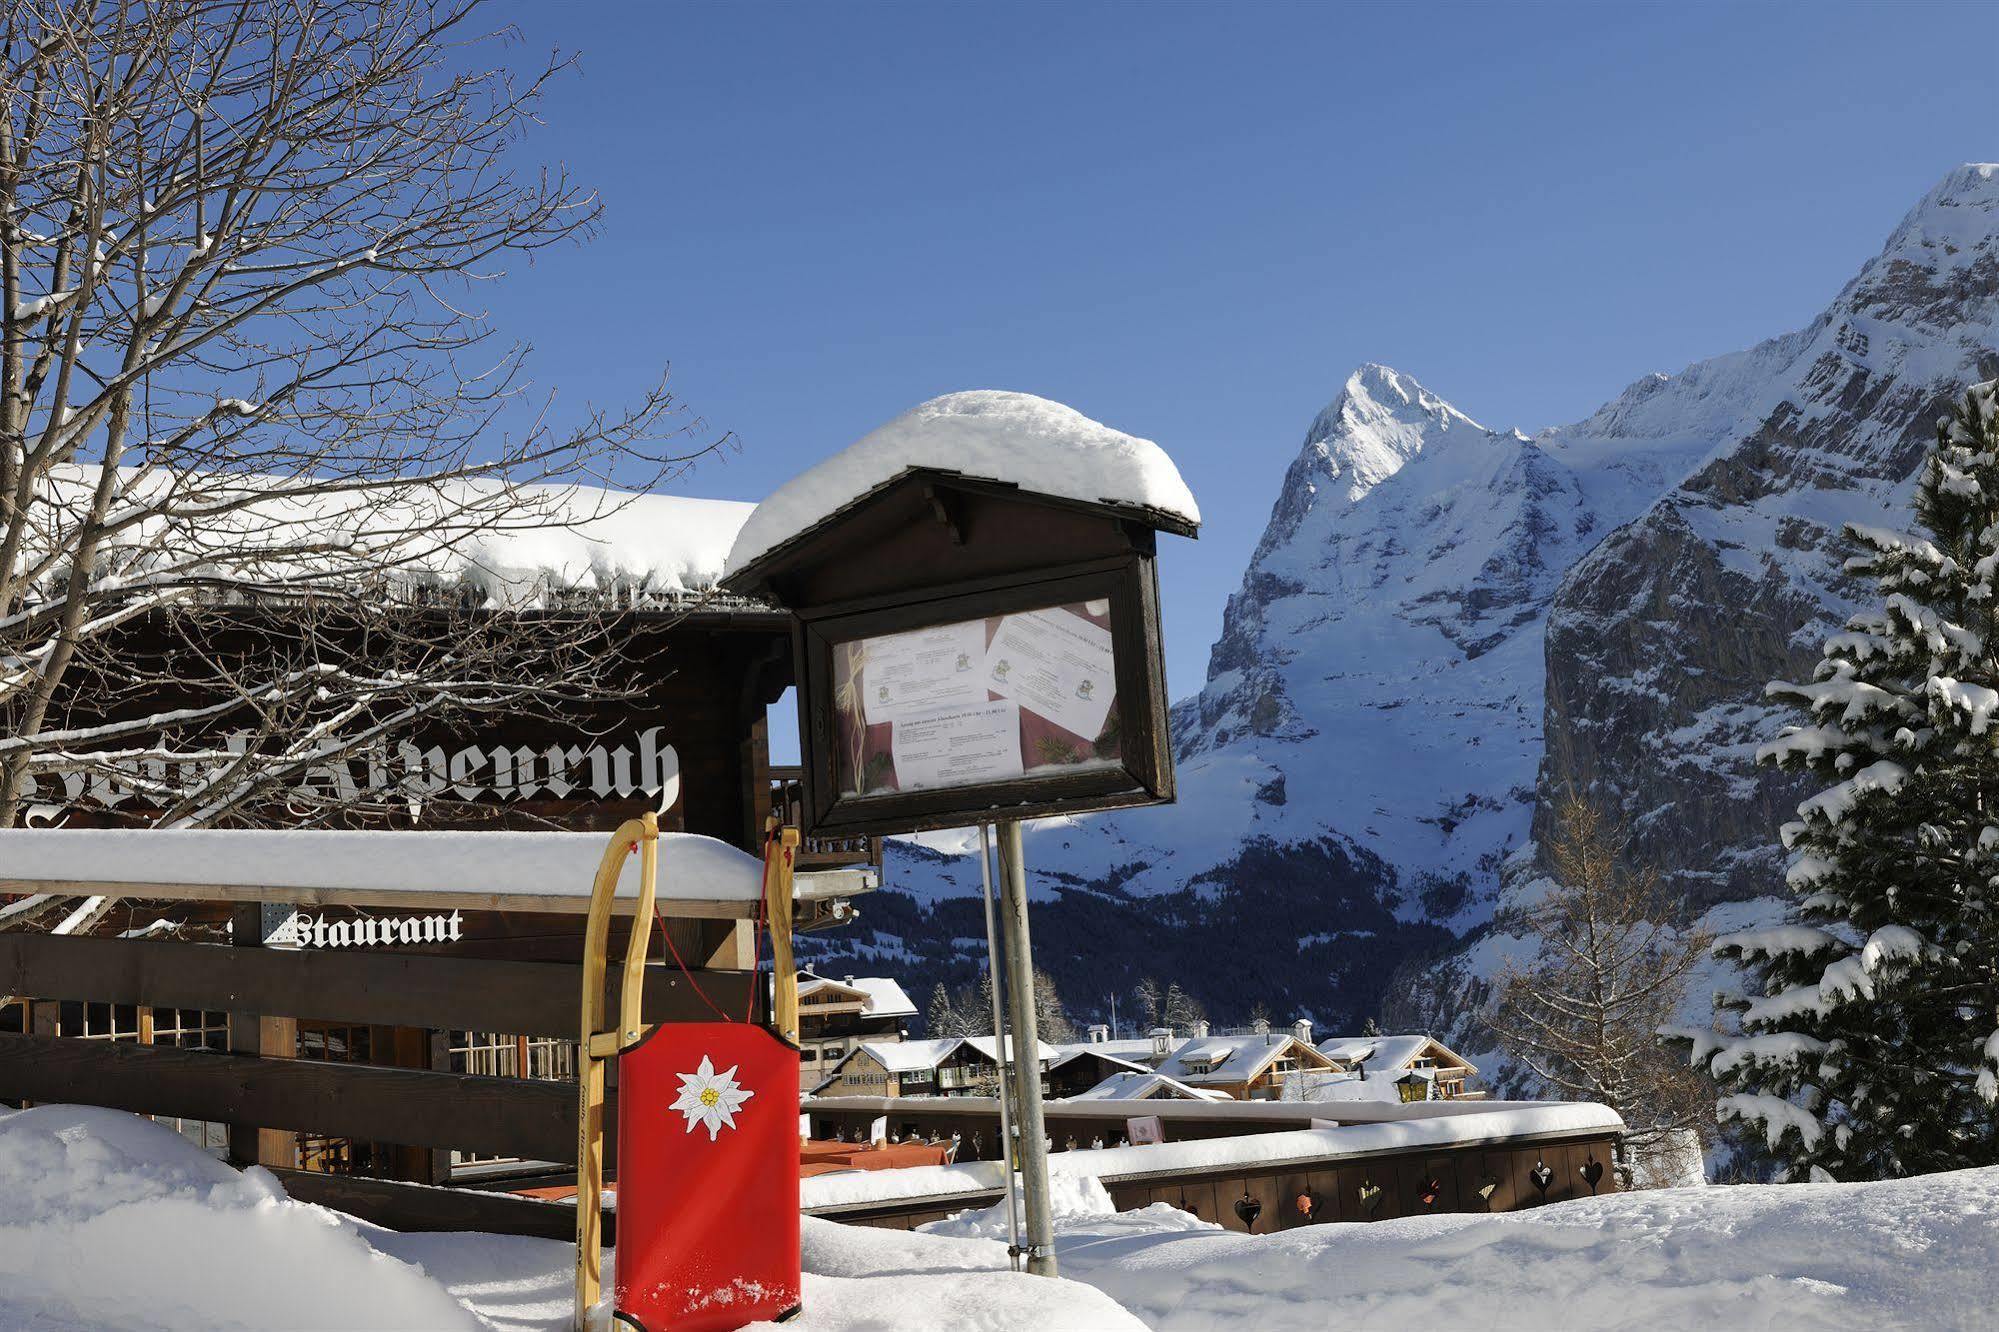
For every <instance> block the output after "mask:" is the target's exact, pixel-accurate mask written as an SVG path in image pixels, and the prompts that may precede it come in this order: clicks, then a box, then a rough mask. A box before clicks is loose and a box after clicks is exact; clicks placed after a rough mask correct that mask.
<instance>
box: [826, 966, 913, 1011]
mask: <svg viewBox="0 0 1999 1332" xmlns="http://www.w3.org/2000/svg"><path fill="white" fill-rule="evenodd" d="M828 987H831V988H833V989H839V990H850V991H853V992H854V993H856V994H858V995H859V996H860V998H861V1011H862V1012H863V1013H865V1014H867V1015H868V1016H869V1017H914V1016H915V1015H916V1005H915V1004H914V1003H913V1002H911V1000H910V998H909V995H908V994H907V993H905V992H904V991H903V988H902V986H900V985H898V984H896V982H895V981H894V980H893V979H891V978H890V977H887V976H849V977H846V978H844V979H835V978H834V977H832V976H821V975H818V974H817V973H815V972H810V971H802V972H800V973H799V975H798V996H799V998H801V999H802V998H804V997H805V996H806V995H809V994H816V993H818V992H819V991H820V990H823V989H826V988H828Z"/></svg>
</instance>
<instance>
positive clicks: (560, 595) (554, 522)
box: [45, 465, 756, 608]
mask: <svg viewBox="0 0 1999 1332" xmlns="http://www.w3.org/2000/svg"><path fill="white" fill-rule="evenodd" d="M97 477H98V472H97V469H95V468H93V467H87V466H81V465H76V466H68V467H64V468H60V469H57V470H56V471H55V472H54V473H53V474H52V475H51V476H50V477H49V478H48V480H47V482H46V485H47V487H48V489H47V494H46V496H45V499H46V500H47V502H48V505H49V506H50V508H51V510H52V511H53V512H69V513H73V514H80V513H81V512H82V510H83V508H84V507H85V506H86V505H87V503H88V500H89V497H90V493H91V491H92V489H93V488H94V487H95V485H96V484H97ZM121 479H123V480H124V482H125V484H126V485H127V486H128V487H130V493H129V494H128V495H127V496H126V497H125V498H124V499H123V501H122V503H123V504H124V506H125V507H127V508H129V509H132V510H135V511H140V512H144V511H147V510H150V509H155V508H157V509H161V510H163V511H164V514H165V516H162V517H157V518H151V519H147V520H145V521H142V522H140V523H139V524H138V525H136V526H135V527H134V528H132V529H130V530H129V531H128V532H127V533H126V534H125V535H123V536H122V537H121V538H120V540H119V541H118V542H116V543H114V544H113V545H112V546H111V547H110V548H109V549H107V550H106V551H105V552H104V553H103V555H102V556H101V557H100V560H99V565H98V569H97V576H98V577H99V578H100V579H115V580H117V581H118V582H119V583H120V584H122V585H125V586H128V587H131V586H140V585H143V584H145V583H147V582H149V581H150V582H163V581H164V582H171V581H173V580H176V579H188V578H191V577H196V576H199V575H203V574H207V575H210V576H212V577H214V578H216V579H217V580H219V581H220V582H221V583H223V584H227V583H230V582H249V581H257V582H260V583H263V584H267V585H273V586H275V585H280V584H283V583H287V582H294V583H313V582H331V583H333V584H335V585H338V584H341V583H343V582H346V581H349V580H350V579H352V578H356V577H361V576H367V577H370V578H373V577H374V576H376V575H377V574H378V573H382V574H386V576H387V580H388V586H387V587H386V588H385V589H383V590H386V591H387V592H389V593H391V594H394V593H396V592H397V591H398V590H400V591H402V592H404V593H414V592H415V591H417V590H419V589H439V590H453V591H470V592H472V593H474V594H475V595H476V596H477V598H478V599H479V600H480V601H481V602H482V603H483V604H486V605H489V606H494V607H500V606H507V607H525V606H535V605H541V604H544V603H546V602H550V601H555V600H561V599H564V598H566V597H568V596H572V595H584V596H588V597H589V598H590V599H592V600H593V601H601V602H608V603H610V604H613V605H617V606H621V607H636V608H644V607H647V606H651V605H682V604H685V602H686V601H688V600H690V599H691V598H693V597H695V596H698V595H703V594H708V593H711V592H713V590H714V588H715V585H716V583H717V582H718V581H719V579H720V577H721V574H722V566H723V563H724V561H725V559H726V558H727V556H728V553H729V547H730V545H731V543H732V542H734V541H735V539H736V534H737V532H738V531H739V530H740V529H741V527H742V526H743V524H744V522H745V521H746V520H747V519H748V518H749V516H750V514H751V512H752V510H754V509H755V508H756V506H755V505H754V504H748V503H744V502H742V501H739V500H715V499H693V498H689V497H686V496H681V495H659V494H640V493H635V492H632V491H623V490H612V489H607V488H604V487H599V486H585V485H523V486H518V487H515V488H513V489H512V490H507V489H505V488H502V487H501V486H499V485H497V484H495V483H493V482H487V481H473V480H460V481H447V482H439V483H435V484H424V483H420V482H412V483H411V484H410V485H408V486H402V487H397V488H394V489H391V490H387V491H382V490H349V491H341V490H338V489H330V490H328V491H327V492H326V493H323V494H300V493H298V492H299V490H300V488H301V487H303V486H307V485H310V484H311V480H310V478H305V477H292V476H286V477H263V476H258V475H255V474H242V475H226V474H222V473H199V472H197V473H187V474H179V473H172V472H166V471H160V470H148V471H143V472H142V471H139V470H136V469H129V468H128V469H124V471H123V472H121ZM264 493H268V494H270V495H272V496H273V497H272V498H269V499H263V498H259V496H260V494H264ZM243 501H249V502H248V503H242V502H243ZM238 504H240V505H241V507H234V506H236V505H238ZM183 510H185V511H187V512H185V513H183V512H182V511H183Z"/></svg>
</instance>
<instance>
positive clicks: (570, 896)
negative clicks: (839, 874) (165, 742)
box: [0, 828, 852, 911]
mask: <svg viewBox="0 0 1999 1332" xmlns="http://www.w3.org/2000/svg"><path fill="white" fill-rule="evenodd" d="M659 842H660V848H659V896H660V898H661V899H662V900H664V901H669V902H705V903H724V904H732V905H733V904H753V903H755V902H757V901H759V900H760V899H761V898H762V895H763V862H762V861H760V860H758V859H757V857H755V856H753V855H750V854H749V853H748V852H746V851H741V850H738V849H737V848H736V847H733V846H730V845H729V844H728V843H727V842H722V841H718V840H716V839H715V838H713V837H702V836H699V835H696V834H693V833H661V834H660V838H659ZM608 844H609V835H608V834H606V833H588V832H485V831H480V832H403V831H367V832H356V831H328V830H323V829H275V830H266V829H255V830H234V829H230V830H221V829H212V828H197V829H174V830H168V829H156V828H143V829H127V828H59V829H45V828H35V829H26V828H10V829H5V830H0V891H8V892H51V891H54V892H64V893H69V894H72V895H74V894H90V895H101V896H108V897H148V896H153V897H180V898H187V899H224V900H242V901H268V902H294V903H300V904H317V903H323V902H340V903H343V904H349V905H357V906H387V907H415V906H445V907H453V906H457V907H464V908H466V909H472V910H481V909H484V910H505V909H511V910H526V911H534V910H549V911H575V910H580V909H582V908H583V906H584V904H586V903H587V902H588V900H589V897H590V890H591V887H592V885H593V883H594V881H595V879H596V875H597V866H598V862H599V861H600V860H601V859H602V858H603V855H604V848H605V847H606V846H607V845H608ZM637 863H638V861H637V858H636V857H630V856H628V857H627V858H626V862H625V870H624V876H623V879H622V881H621V883H620V884H619V894H618V895H619V902H620V907H621V909H623V910H626V911H629V909H630V903H631V902H632V901H633V900H634V898H635V897H636V895H637V892H638V872H637V869H636V868H635V867H636V865H637ZM817 887H818V885H817V884H816V883H815V882H814V881H813V880H812V879H811V878H809V877H808V876H806V875H800V876H799V877H798V881H797V893H798V896H799V897H801V898H806V899H810V898H813V897H815V896H823V895H825V893H824V892H823V891H815V890H816V889H817ZM174 889H178V890H180V891H173V890H174ZM848 891H852V889H851V888H849V889H848Z"/></svg>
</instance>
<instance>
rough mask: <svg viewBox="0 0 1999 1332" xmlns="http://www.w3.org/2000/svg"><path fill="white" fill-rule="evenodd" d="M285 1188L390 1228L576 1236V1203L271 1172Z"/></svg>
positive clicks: (612, 1228)
mask: <svg viewBox="0 0 1999 1332" xmlns="http://www.w3.org/2000/svg"><path fill="white" fill-rule="evenodd" d="M272 1173H273V1174H275V1175H276V1176H277V1177H278V1182H279V1183H281V1184H283V1185H284V1186H285V1192H286V1193H288V1194H290V1195H291V1196H292V1197H294V1198H296V1199H298V1200H299V1201H300V1202H308V1203H317V1204H319V1205H320V1206H322V1207H331V1208H333V1209H334V1210H336V1211H341V1212H345V1213H347V1214H348V1215H349V1216H358V1217H360V1218H361V1219H362V1220H363V1221H372V1222H374V1223H375V1224H376V1225H378V1226H387V1227H389V1228H390V1229H392V1230H403V1231H411V1230H476V1231H482V1232H484V1233H487V1234H492V1235H529V1236H533V1237H535V1238H537V1239H552V1240H563V1241H568V1240H570V1239H572V1238H574V1237H575V1234H576V1204H575V1203H574V1202H545V1201H543V1200H541V1199H539V1198H522V1197H517V1196H516V1195H514V1194H511V1193H492V1192H487V1191H484V1190H480V1189H451V1188H425V1187H423V1186H421V1185H413V1184H405V1183H401V1182H398V1181H396V1180H387V1179H364V1178H362V1177H360V1176H358V1175H326V1174H321V1173H319V1172H318V1171H312V1170H276V1171H273V1172H272ZM617 1217H618V1214H617V1213H616V1212H615V1211H610V1212H606V1213H605V1214H604V1242H605V1243H606V1244H615V1243H616V1242H617Z"/></svg>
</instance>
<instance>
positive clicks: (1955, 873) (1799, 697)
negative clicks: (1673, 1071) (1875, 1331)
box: [1694, 383, 1999, 1180]
mask: <svg viewBox="0 0 1999 1332" xmlns="http://www.w3.org/2000/svg"><path fill="white" fill-rule="evenodd" d="M1995 387H1996V386H1995V384H1990V383H1988V384H1980V385H1977V386H1975V387H1973V388H1972V389H1971V390H1970V391H1969V392H1968V393H1967V394H1966V396H1965V398H1964V401H1963V402H1962V404H1960V405H1959V406H1958V408H1957V409H1956V411H1955V412H1954V413H1953V414H1952V415H1951V416H1950V417H1947V418H1945V419H1944V420H1943V421H1942V422H1940V423H1939V425H1938V431H1937V444H1936V447H1935V449H1934V451H1933V452H1932V454H1931V456H1930V459H1929V462H1928V464H1927V466H1926V468H1925V471H1924V474H1923V476H1922V479H1921V482H1920V484H1919V488H1918V491H1917V496H1916V517H1917V521H1918V523H1919V524H1920V526H1921V527H1922V528H1923V529H1924V531H1925V532H1926V533H1927V536H1926V537H1925V536H1906V535H1903V534H1900V533H1897V532H1891V531H1884V530H1880V529H1875V528H1865V527H1858V526H1849V527H1848V529H1847V531H1848V534H1849V535H1850V536H1851V537H1852V538H1853V539H1855V540H1856V541H1858V542H1859V543H1860V545H1861V547H1862V548H1863V551H1864V553H1862V554H1861V555H1859V556H1856V557H1855V558H1853V559H1850V560H1849V561H1848V562H1847V566H1846V567H1847V569H1848V571H1849V572H1851V573H1854V574H1859V575H1865V576H1867V577H1870V578H1872V579H1873V580H1874V581H1875V582H1876V583H1877V584H1878V586H1879V589H1880V592H1881V593H1882V596H1883V603H1882V605H1881V606H1880V608H1879V609H1876V610H1870V611H1866V612H1863V613H1861V614H1857V615H1855V616H1854V617H1853V618H1852V619H1850V620H1849V621H1848V622H1847V627H1846V631H1845V632H1844V633H1839V634H1835V635H1833V636H1832V637H1831V638H1830V639H1828V640H1827V641H1826V644H1825V647H1824V659H1823V660H1822V661H1821V663H1820V664H1819V666H1818V668H1817V670H1816V671H1815V672H1814V677H1813V679H1812V680H1811V681H1810V682H1809V683H1784V682H1778V683H1773V684H1772V685H1770V686H1769V693H1770V694H1771V696H1773V697H1777V698H1783V699H1788V700H1791V701H1793V702H1795V703H1796V704H1798V705H1799V706H1800V707H1801V708H1803V709H1804V711H1805V712H1806V713H1807V714H1808V721H1807V722H1806V723H1805V724H1804V725H1799V726H1790V727H1786V728H1785V729H1784V730H1783V731H1782V732H1781V733H1780V735H1779V737H1778V738H1777V739H1776V740H1775V741H1773V742H1772V743H1770V744H1767V745H1765V746H1763V747H1762V748H1761V749H1760V750H1759V751H1758V753H1757V757H1758V759H1759V761H1762V762H1768V763H1776V764H1779V765H1782V766H1783V767H1786V768H1798V769H1802V770H1805V771H1809V772H1811V773H1813V774H1815V775H1817V776H1819V777H1822V778H1825V779H1828V780H1830V781H1831V782H1832V783H1833V784H1832V785H1831V786H1829V787H1828V788H1827V789H1825V790H1824V791H1821V792H1820V793H1818V794H1817V795H1814V796H1813V797H1811V798H1810V799H1808V800H1806V801H1804V802H1803V803H1802V804H1800V805H1799V806H1798V821H1797V822H1795V823H1789V824H1786V825H1785V826H1784V829H1783V840H1784V844H1785V846H1786V847H1787V848H1789V850H1790V851H1791V853H1792V858H1791V863H1790V868H1789V870H1788V873H1787V875H1786V878H1787V882H1788V885H1789V887H1790V889H1791V891H1792V892H1793V893H1794V894H1795V896H1796V899H1797V900H1796V903H1795V906H1794V908H1793V912H1792V920H1791V921H1790V922H1789V923H1786V924H1784V925H1781V926H1778V927H1775V928H1771V929H1762V930H1754V931H1749V932H1746V933H1741V934H1735V935H1729V936H1724V937H1723V938H1722V939H1720V940H1718V941H1717V942H1716V946H1715V947H1716V952H1717V953H1718V954H1721V955H1723V956H1732V957H1736V958H1738V959H1740V960H1742V961H1743V962H1746V963H1751V964H1759V963H1760V964H1761V978H1762V986H1761V988H1762V991H1763V992H1762V993H1761V994H1758V995H1754V996H1724V997H1723V1002H1724V1004H1725V1005H1726V1006H1727V1007H1730V1008H1733V1009H1735V1010H1736V1011H1738V1012H1739V1014H1740V1028H1741V1030H1740V1034H1739V1035H1732V1036H1720V1037H1709V1038H1703V1039H1700V1040H1698V1041H1697V1045H1696V1048H1695V1050H1694V1054H1695V1057H1696V1059H1697V1060H1705V1061H1706V1062H1707V1064H1708V1067H1709V1068H1710V1070H1711V1071H1712V1072H1713V1073H1714V1075H1715V1077H1716V1079H1717V1080H1718V1081H1719V1082H1720V1083H1721V1084H1722V1085H1723V1087H1724V1089H1725V1090H1726V1091H1727V1092H1728V1094H1727V1095H1724V1096H1723V1097H1722V1099H1721V1101H1720V1103H1719V1109H1720V1112H1721V1114H1722V1116H1723V1117H1724V1118H1725V1119H1726V1118H1733V1119H1739V1120H1742V1121H1746V1122H1748V1123H1750V1124H1752V1125H1755V1126H1758V1127H1760V1129H1761V1130H1762V1133H1763V1136H1764V1138H1765V1140H1766V1141H1767V1142H1768V1144H1769V1147H1770V1149H1771V1150H1772V1152H1773V1153H1774V1154H1775V1155H1776V1156H1777V1158H1778V1159H1779V1160H1780V1161H1781V1162H1783V1163H1784V1167H1785V1173H1786V1174H1787V1175H1788V1177H1790V1178H1802V1177H1807V1176H1809V1177H1813V1178H1821V1177H1824V1176H1827V1175H1829V1176H1831V1177H1832V1178H1835V1179H1843V1180H1858V1179H1878V1178H1885V1177H1892V1176H1901V1175H1912V1174H1920V1173H1924V1172H1928V1171H1935V1170H1949V1169H1955V1168H1959V1167H1964V1166H1978V1165H1992V1164H1994V1163H1995V1162H1999V1115H1996V1114H1995V1107H1994V1101H1995V1099H1996V1098H1999V915H1996V914H1995V907H1996V906H1999V886H1996V885H1999V727H1995V726H1994V724H1993V723H1994V717H1995V713H1999V659H1996V658H1995V652H1999V598H1996V597H1995V584H1999V399H1995Z"/></svg>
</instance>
